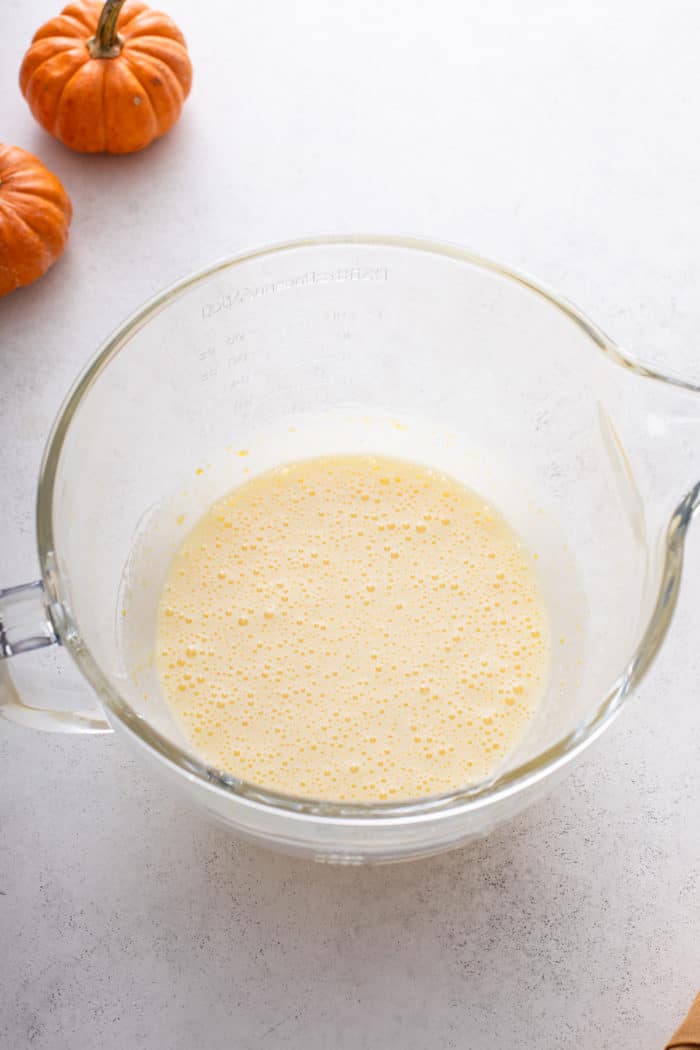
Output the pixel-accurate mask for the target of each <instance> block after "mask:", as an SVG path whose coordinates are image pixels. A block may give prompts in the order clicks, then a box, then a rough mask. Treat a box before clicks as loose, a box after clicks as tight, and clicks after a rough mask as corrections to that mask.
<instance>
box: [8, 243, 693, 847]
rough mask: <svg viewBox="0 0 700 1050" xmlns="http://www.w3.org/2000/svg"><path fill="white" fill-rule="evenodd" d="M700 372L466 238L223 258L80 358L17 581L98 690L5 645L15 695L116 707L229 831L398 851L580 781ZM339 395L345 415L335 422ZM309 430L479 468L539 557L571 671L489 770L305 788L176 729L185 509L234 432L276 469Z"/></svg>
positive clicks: (51, 720) (613, 684)
mask: <svg viewBox="0 0 700 1050" xmlns="http://www.w3.org/2000/svg"><path fill="white" fill-rule="evenodd" d="M699 393H700V388H699V387H697V386H694V385H693V384H692V383H688V382H684V381H683V380H680V379H678V378H674V377H671V376H662V375H659V374H657V373H655V372H653V371H652V370H650V369H647V368H645V367H643V366H642V365H640V364H639V363H636V362H635V361H633V360H632V358H630V357H629V356H628V355H627V354H626V353H623V352H622V351H621V350H620V349H619V347H617V346H615V344H613V343H612V342H611V341H610V339H608V338H607V336H605V335H604V334H603V333H602V332H601V331H600V329H598V328H597V327H596V326H595V325H594V324H593V323H592V322H590V321H589V320H588V319H587V318H586V317H584V316H583V314H581V312H580V311H578V310H577V309H575V308H574V307H573V306H571V305H570V304H569V303H567V302H565V301H564V300H562V299H561V298H559V297H558V296H556V295H554V294H553V293H551V292H550V291H548V290H547V289H545V288H543V287H542V286H540V285H539V284H537V283H535V282H534V281H532V280H530V279H529V278H526V277H524V276H522V275H521V274H517V273H514V272H512V271H510V270H507V269H505V268H504V267H501V266H498V265H496V264H495V263H492V262H489V261H487V260H485V259H480V258H478V257H477V256H474V255H472V254H470V253H469V252H466V251H463V250H461V249H459V248H456V247H451V246H448V245H444V244H433V243H430V242H426V241H418V240H412V239H408V238H399V237H372V236H357V237H355V236H352V237H325V238H316V239H313V240H306V241H299V242H296V243H289V244H282V245H277V246H274V247H271V248H264V249H261V250H259V251H255V252H250V253H248V254H246V255H243V256H239V257H236V258H233V259H228V260H225V261H224V262H221V263H218V264H216V265H214V266H212V267H210V268H209V269H207V270H205V271H203V272H201V273H198V274H195V275H194V276H192V277H188V278H187V279H186V280H184V281H182V282H180V283H179V284H177V285H175V286H174V287H172V288H170V289H168V290H167V291H165V292H163V293H162V294H161V295H159V296H157V297H156V298H155V299H153V300H152V301H151V302H150V303H148V304H147V305H146V306H145V307H144V308H143V309H142V310H140V311H139V312H138V313H137V314H136V315H135V316H133V317H132V318H131V319H130V320H129V321H127V322H126V324H124V325H123V327H122V328H120V329H119V331H118V332H117V333H116V334H115V335H113V336H112V337H111V338H110V339H109V340H108V341H107V342H106V343H105V345H104V346H103V347H102V349H101V350H100V351H99V353H98V354H97V356H96V357H95V359H94V360H93V361H92V363H91V364H90V365H89V366H88V368H87V369H86V371H85V372H84V374H83V375H82V376H81V377H80V378H79V380H78V382H77V383H76V385H75V386H74V388H73V390H72V392H71V393H70V394H69V396H68V398H67V400H66V402H65V404H64V406H63V408H62V410H61V412H60V415H59V417H58V420H57V422H56V423H55V425H54V428H53V431H52V433H51V436H50V439H49V442H48V446H47V450H46V453H45V457H44V461H43V466H42V469H41V476H40V480H39V490H38V504H37V536H38V550H39V559H40V564H41V581H40V582H36V583H33V584H30V585H27V586H20V587H14V588H10V589H8V590H5V591H2V592H0V650H2V652H1V655H2V656H4V657H12V656H14V655H15V654H16V653H20V652H23V651H26V650H31V649H37V648H39V647H43V646H49V645H51V644H53V643H56V642H58V643H60V644H61V645H62V646H63V649H64V650H65V651H67V652H68V653H69V654H70V656H71V657H72V658H73V661H74V662H75V664H76V665H77V667H78V669H79V671H80V672H81V675H82V680H86V681H87V683H89V686H90V687H91V691H92V692H93V694H94V693H96V694H97V698H98V700H99V704H100V708H99V709H98V710H97V711H82V710H77V709H76V706H77V705H76V704H75V703H73V705H72V707H71V709H70V710H67V709H58V710H56V709H54V710H51V711H49V710H46V709H45V708H39V707H33V706H29V705H27V704H25V703H23V701H22V700H21V699H20V696H19V692H20V691H21V690H20V689H19V688H18V687H17V682H18V681H19V677H20V676H18V675H17V674H15V669H16V670H17V671H18V672H21V666H22V664H23V663H31V662H32V661H28V662H27V661H24V662H23V661H18V662H17V663H13V678H14V681H13V678H11V677H10V674H9V667H8V661H7V660H4V661H2V660H0V711H1V712H2V714H3V715H5V716H6V717H7V718H10V719H12V720H14V721H17V722H21V723H23V724H26V725H30V726H36V727H39V728H44V729H54V730H64V731H66V730H70V731H81V732H100V731H105V730H109V729H114V730H115V731H116V732H118V733H119V734H121V735H122V736H123V737H124V738H125V739H126V741H127V742H128V743H129V744H130V745H131V746H133V747H134V749H136V750H137V751H139V752H140V753H141V754H143V755H144V756H145V757H146V758H147V759H149V760H150V762H151V765H152V766H153V767H154V768H155V769H157V770H158V771H159V772H160V773H161V774H162V775H163V776H164V777H166V778H167V779H169V780H170V782H171V783H172V785H173V787H177V788H179V789H180V790H181V791H183V792H184V793H185V794H186V795H188V796H189V797H190V798H191V799H192V801H193V802H196V803H198V804H199V805H200V806H201V807H203V809H204V810H206V811H208V812H209V813H210V814H212V815H214V816H215V817H216V818H218V819H219V820H221V821H223V822H224V823H225V824H226V825H227V826H228V827H230V828H231V829H232V831H235V832H236V833H238V834H240V835H242V836H245V837H247V838H248V839H251V840H253V841H255V842H257V843H260V844H262V845H266V846H270V847H273V848H276V849H280V850H286V851H289V852H294V853H299V854H305V855H308V856H311V857H314V858H316V859H319V860H331V861H337V862H348V863H350V862H362V861H379V860H382V861H386V860H396V859H400V858H405V857H411V856H421V855H426V854H429V853H433V852H436V851H438V850H443V849H447V848H449V847H452V846H455V845H457V844H459V843H462V842H465V841H466V840H468V839H469V838H470V837H472V836H476V835H483V834H484V833H486V832H488V831H489V829H490V828H492V827H493V826H494V825H495V824H496V823H498V822H501V821H503V820H505V819H508V818H511V817H512V816H513V815H514V814H515V813H516V812H518V811H519V810H521V809H522V808H523V807H524V806H525V805H526V804H528V803H529V802H531V801H532V800H533V799H535V798H536V797H538V796H539V795H540V794H542V793H543V792H544V791H545V790H546V789H549V788H551V787H552V786H553V785H554V784H555V783H556V782H557V780H558V779H559V777H561V776H562V775H563V774H564V772H565V771H566V770H567V769H569V768H570V767H571V764H572V762H573V760H574V759H575V758H576V757H577V756H578V755H580V754H581V752H582V751H583V750H584V748H586V747H587V746H588V745H589V744H590V743H591V742H592V741H593V740H595V739H596V737H598V736H599V735H600V733H601V732H602V731H603V729H605V728H606V726H608V725H610V723H611V722H612V720H613V718H614V717H615V715H616V714H617V712H618V711H619V710H620V708H621V706H622V704H623V702H624V701H625V700H626V698H627V697H628V696H629V694H630V692H631V690H632V689H633V687H634V686H636V684H637V683H638V682H639V681H640V679H641V677H642V676H643V674H644V672H645V671H646V669H647V668H648V667H649V664H650V662H651V660H652V658H653V657H654V655H655V653H656V651H657V650H658V648H659V645H660V643H661V641H662V639H663V637H664V635H665V633H666V630H667V629H668V625H669V622H670V619H671V615H672V612H673V608H674V604H675V601H676V597H677V594H678V587H679V582H680V576H681V567H682V558H683V546H684V542H685V536H686V532H687V530H688V526H689V523H690V520H691V518H692V516H693V514H694V512H695V511H696V510H697V508H698V505H700V484H698V482H697V473H698V469H697V464H696V462H695V460H696V458H697V445H698V430H699V424H700V401H699V400H698V394H699ZM331 417H332V418H333V419H335V420H336V421H337V420H342V421H343V425H342V426H340V427H338V426H336V427H335V429H333V427H326V428H325V430H324V427H323V425H321V424H319V420H321V421H322V420H323V419H330V418H331ZM309 419H312V420H315V421H316V422H315V423H314V427H312V428H311V430H308V427H307V428H306V430H305V427H306V423H305V422H304V421H308V420H309ZM295 420H296V421H302V423H301V425H300V426H299V427H297V426H296V424H294V421H295ZM299 432H304V433H306V438H305V440H306V441H307V444H306V446H305V449H306V451H307V452H308V448H309V445H308V442H309V440H311V439H309V438H308V434H310V433H312V432H313V434H315V435H316V436H315V438H313V441H315V442H316V446H315V451H317V452H319V453H322V452H328V451H347V452H352V451H357V450H359V449H361V448H369V449H371V450H373V451H376V452H389V453H391V454H394V455H401V454H402V453H405V455H406V456H407V457H408V458H412V459H417V460H420V459H423V460H424V461H425V462H428V463H431V464H432V465H435V466H441V467H444V468H445V469H448V470H449V471H450V472H452V473H456V474H458V475H459V474H460V473H461V476H463V478H464V480H466V481H469V482H470V483H471V484H472V485H473V487H474V488H475V489H476V490H478V491H479V492H481V493H482V494H483V495H484V496H485V497H487V498H489V499H490V500H492V501H493V503H494V504H495V505H496V506H497V507H498V509H499V510H500V511H501V512H502V513H503V514H504V515H505V517H506V518H507V519H508V520H509V521H510V522H511V523H512V524H513V525H514V526H515V527H516V529H517V530H518V531H519V532H520V533H521V535H522V536H523V538H524V540H525V542H526V543H527V544H528V545H529V546H531V548H532V549H536V550H537V551H539V552H540V570H541V575H542V580H543V583H544V586H545V590H546V593H547V600H548V604H549V609H550V614H551V619H552V630H553V636H554V642H553V658H552V670H551V673H550V676H549V683H548V685H547V688H546V690H545V694H544V696H543V700H542V704H541V707H540V709H539V713H538V714H537V717H536V718H535V719H534V721H533V723H532V726H531V727H530V729H529V731H528V732H527V734H526V736H525V737H524V739H523V740H522V741H521V743H520V745H519V746H518V747H517V748H516V749H515V750H514V751H513V753H512V754H511V755H509V756H508V757H507V758H506V760H505V761H504V763H503V765H502V766H501V768H500V769H498V770H497V772H496V773H495V774H494V775H493V776H492V777H490V778H489V780H488V781H486V782H482V783H478V784H470V785H466V786H465V787H464V788H463V789H462V790H459V791H455V792H453V793H450V794H449V795H443V796H440V797H433V798H425V799H420V800H417V801H414V802H403V803H392V804H388V803H382V804H372V805H370V804H362V805H360V804H355V805H350V804H332V803H328V802H319V801H315V800H313V799H303V798H294V797H289V796H283V795H280V794H275V793H274V792H271V791H266V790H264V789H263V788H261V787H259V786H256V785H254V784H249V783H245V782H243V781H241V780H239V779H237V778H236V777H234V776H231V775H230V774H227V773H226V772H222V771H220V770H217V769H213V768H210V767H209V766H207V765H206V763H204V762H203V761H202V760H201V759H200V758H199V757H198V756H197V755H196V754H195V753H193V752H192V750H191V749H190V748H189V747H188V746H187V744H186V743H185V741H184V740H183V739H182V738H181V736H180V735H179V732H178V729H177V727H176V726H175V725H174V724H173V722H172V719H171V717H170V715H169V712H168V710H167V708H166V706H165V704H164V703H163V701H162V700H161V699H160V698H159V695H158V690H157V687H153V683H152V680H151V679H152V674H153V669H152V663H151V652H152V646H153V636H154V624H155V607H156V602H157V598H158V592H159V587H160V584H161V583H162V581H163V576H164V573H165V571H166V569H167V565H168V561H169V559H170V557H171V556H172V553H173V551H174V549H175V547H176V546H177V544H178V542H180V541H181V539H182V537H183V532H182V524H183V522H184V523H185V524H187V523H188V522H190V521H193V520H195V518H196V516H197V514H198V513H201V510H202V509H203V508H204V507H205V506H206V505H207V504H208V503H210V502H212V501H213V500H214V499H215V498H216V497H217V496H219V495H221V494H222V493H223V492H225V491H227V490H228V489H229V488H231V487H232V481H235V480H236V478H238V476H239V475H236V471H239V472H240V470H241V469H242V468H241V465H240V464H241V460H240V458H237V457H236V456H235V454H234V453H235V450H242V449H245V450H246V451H248V452H249V455H248V457H247V458H246V464H247V466H246V468H245V469H246V471H254V470H256V469H264V468H265V467H266V466H268V465H270V463H271V462H273V461H275V460H277V461H280V460H282V461H283V460H284V459H285V458H287V459H292V458H296V457H297V454H298V448H297V446H296V445H295V442H296V441H297V440H298V439H297V437H296V435H297V434H298V433H299ZM270 434H277V438H276V439H275V440H272V439H271V438H270V437H269V435H270ZM281 434H285V435H287V436H286V437H284V438H281V437H280V435H281ZM324 434H325V435H326V437H325V438H324ZM265 435H268V436H267V437H266V436H265ZM403 435H408V437H407V438H406V437H404V436H403ZM406 441H408V442H409V444H406ZM411 442H412V444H411ZM409 445H410V447H409ZM256 456H257V459H256ZM231 464H236V465H235V466H232V465H231ZM30 677H31V676H30ZM29 684H30V686H31V682H30V683H29Z"/></svg>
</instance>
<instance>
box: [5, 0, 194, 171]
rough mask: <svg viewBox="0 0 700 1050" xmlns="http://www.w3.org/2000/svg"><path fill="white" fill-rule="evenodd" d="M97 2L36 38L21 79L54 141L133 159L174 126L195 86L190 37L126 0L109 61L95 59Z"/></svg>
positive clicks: (55, 21) (89, 1)
mask: <svg viewBox="0 0 700 1050" xmlns="http://www.w3.org/2000/svg"><path fill="white" fill-rule="evenodd" d="M102 6H103V5H102V3H101V2H100V0H76V2H74V3H71V4H68V6H67V7H65V8H64V9H63V11H62V12H61V14H60V15H59V16H58V17H57V18H52V19H51V20H50V21H49V22H47V23H46V24H45V25H43V26H42V27H41V29H39V30H38V31H37V32H36V33H35V34H34V39H33V41H32V44H31V46H30V48H29V50H28V51H27V53H26V55H25V56H24V60H23V62H22V68H21V70H20V75H19V83H20V88H21V90H22V94H23V95H24V97H25V98H26V100H27V102H28V103H29V107H30V109H31V111H32V113H33V114H34V116H35V117H36V119H37V120H38V121H39V123H40V124H41V126H42V127H43V128H45V130H46V131H48V132H49V134H51V135H53V136H54V137H55V138H57V139H60V141H61V142H63V143H64V144H65V145H66V146H69V147H70V148H71V149H74V150H78V151H79V152H81V153H104V152H107V153H133V152H135V151H136V150H140V149H143V148H144V147H145V146H148V145H149V143H151V142H153V140H154V139H156V138H159V137H160V136H161V135H164V134H165V133H166V131H169V129H170V128H171V127H172V126H173V124H175V122H176V121H177V119H178V117H179V116H180V113H181V111H182V105H183V102H184V101H185V99H186V98H187V96H188V94H189V91H190V87H191V84H192V65H191V63H190V59H189V55H188V53H187V46H186V44H185V38H184V37H183V35H182V33H181V32H180V30H179V29H178V28H177V26H176V25H175V23H174V22H173V21H172V19H170V18H168V16H167V15H164V14H161V13H160V12H159V11H153V10H151V8H149V7H147V6H146V5H145V4H143V3H141V2H140V0H126V2H125V3H124V5H123V7H122V8H121V10H120V12H119V16H118V20H117V23H116V29H117V34H118V37H117V39H118V45H117V46H116V47H115V52H116V53H114V54H113V55H112V56H111V57H93V54H91V50H90V47H89V46H88V45H89V42H90V41H92V40H93V38H94V36H95V32H96V30H97V26H98V22H99V19H100V14H101V12H102Z"/></svg>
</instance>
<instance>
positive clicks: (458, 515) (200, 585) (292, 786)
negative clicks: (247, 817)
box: [156, 455, 549, 801]
mask: <svg viewBox="0 0 700 1050" xmlns="http://www.w3.org/2000/svg"><path fill="white" fill-rule="evenodd" d="M548 651H549V628H548V623H547V616H546V610H545V604H544V598H543V593H542V588H541V584H540V581H539V578H538V575H537V572H536V561H535V556H534V555H533V554H532V553H530V552H528V551H527V550H526V549H525V548H524V547H523V545H522V544H521V542H520V541H519V540H518V537H517V536H516V535H515V534H514V532H513V531H512V530H511V528H510V527H509V525H508V524H507V522H506V521H505V520H504V519H503V518H502V517H501V516H500V515H499V514H498V513H496V512H495V511H494V510H493V509H492V508H490V507H489V506H488V505H486V504H485V503H484V500H483V499H482V498H480V497H479V496H478V495H477V494H476V493H474V492H472V491H470V490H469V489H467V488H465V487H464V486H463V485H461V484H460V483H458V482H457V481H455V480H454V479H452V478H450V477H448V476H446V475H444V474H441V473H439V472H437V471H434V470H430V469H428V468H426V467H423V466H419V465H417V464H413V463H408V462H405V461H402V460H396V459H392V458H388V457H383V456H370V455H343V456H341V455H339V456H328V457H323V458H316V459H309V460H304V461H300V462H297V463H292V464H290V465H288V466H284V467H281V468H279V469H276V470H273V471H270V472H268V473H266V474H262V475H260V476H258V477H256V478H253V479H252V480H250V481H247V482H246V483H245V484H242V485H240V486H239V487H238V488H236V489H235V490H234V491H232V492H231V493H230V494H229V495H227V496H226V497H225V498H224V499H222V500H220V501H219V502H217V503H216V504H215V505H214V506H212V507H211V508H210V509H209V511H208V512H207V513H206V514H205V515H204V517H202V518H201V520H200V521H199V522H198V523H197V525H196V526H195V527H194V529H193V530H192V532H191V533H190V534H189V536H188V537H187V539H186V541H185V542H184V544H183V545H182V547H181V548H180V550H179V552H178V553H177V555H176V557H175V559H174V561H173V563H172V566H171V568H170V571H169V574H168V578H167V581H166V584H165V587H164V590H163V594H162V597H161V602H160V606H159V612H158V639H157V654H156V656H157V665H158V671H159V675H160V678H161V682H162V685H163V688H164V693H165V696H166V699H167V701H168V703H169V705H170V706H171V708H172V710H173V711H174V713H175V716H176V719H177V721H178V722H179V724H180V726H181V728H182V730H183V731H184V734H185V736H186V737H187V739H188V740H189V742H190V743H191V745H192V747H193V748H194V749H195V750H196V751H197V752H198V753H199V754H200V755H202V756H203V757H204V758H205V759H206V760H207V761H208V762H210V763H212V764H213V765H215V766H216V767H218V768H220V769H223V770H227V771H229V772H231V773H233V774H235V775H237V776H239V777H242V778H244V779H245V780H248V781H252V782H254V783H256V784H259V785H261V786H264V787H267V788H271V789H274V790H278V791H282V792H287V793H290V794H295V795H303V796H307V797H312V798H316V799H333V800H338V801H342V800H347V801H351V800H352V801H380V800H394V801H398V800H399V799H408V798H418V797H420V796H425V795H432V794H436V793H439V792H444V791H449V790H451V789H456V788H459V787H463V786H465V785H466V784H468V783H470V782H474V781H477V780H479V779H481V778H482V777H484V776H487V775H488V774H489V773H490V772H492V771H493V769H494V768H495V767H496V766H497V765H499V764H500V763H501V762H502V761H503V758H504V756H505V755H506V753H507V752H508V751H509V750H510V749H511V748H512V747H513V746H514V745H515V744H516V743H517V742H518V740H519V738H520V737H521V734H522V733H523V730H524V728H525V726H526V725H527V723H528V721H529V720H530V718H531V717H532V715H533V713H534V710H535V708H536V705H537V702H538V699H539V696H540V693H541V691H542V688H543V684H544V679H545V674H546V669H547V662H548Z"/></svg>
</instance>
